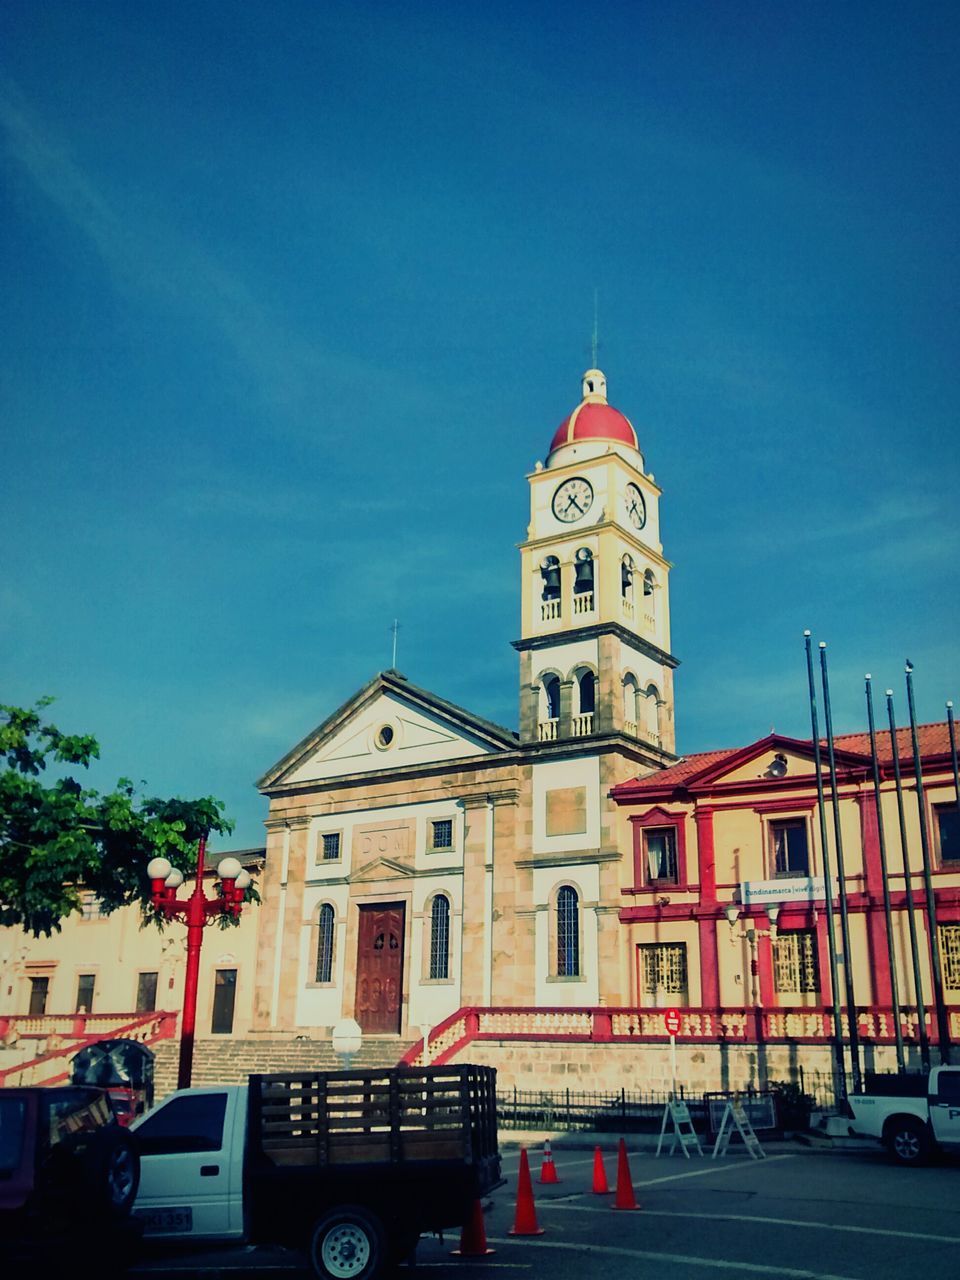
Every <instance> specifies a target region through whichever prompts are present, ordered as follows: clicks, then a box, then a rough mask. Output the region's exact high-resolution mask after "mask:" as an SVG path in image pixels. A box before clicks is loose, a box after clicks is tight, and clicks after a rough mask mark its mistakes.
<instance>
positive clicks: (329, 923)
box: [316, 902, 334, 982]
mask: <svg viewBox="0 0 960 1280" xmlns="http://www.w3.org/2000/svg"><path fill="white" fill-rule="evenodd" d="M333 930H334V919H333V907H332V906H331V905H330V903H329V902H325V903H324V904H323V906H322V907H321V908H320V918H319V921H318V927H317V978H316V980H317V982H332V981H333Z"/></svg>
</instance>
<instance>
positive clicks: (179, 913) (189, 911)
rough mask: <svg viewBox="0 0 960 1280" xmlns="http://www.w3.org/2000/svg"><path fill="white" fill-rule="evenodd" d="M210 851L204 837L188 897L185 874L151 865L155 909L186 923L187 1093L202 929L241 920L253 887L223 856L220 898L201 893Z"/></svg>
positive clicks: (182, 1083)
mask: <svg viewBox="0 0 960 1280" xmlns="http://www.w3.org/2000/svg"><path fill="white" fill-rule="evenodd" d="M206 849H207V839H206V836H203V837H202V838H201V839H200V841H199V844H198V846H197V874H196V883H195V885H194V888H193V893H191V894H190V896H189V898H178V897H177V890H178V889H179V888H180V886H181V885H182V884H183V873H182V872H181V871H178V870H177V869H176V867H174V866H172V865H171V864H170V862H169V861H168V860H167V859H166V858H153V859H151V861H150V862H149V863H148V865H147V875H148V876H149V877H150V898H151V901H152V902H153V905H154V907H155V908H156V910H157V911H159V912H160V914H161V915H162V916H164V918H165V919H167V920H182V921H183V922H184V924H185V925H186V926H187V972H186V978H185V980H184V987H183V1013H182V1015H181V1019H180V1066H179V1070H178V1072H177V1088H178V1089H189V1088H190V1082H191V1078H192V1075H193V1041H194V1036H195V1033H196V1027H197V987H198V984H199V978H200V948H201V947H202V946H203V928H204V925H207V924H210V922H211V921H212V920H215V919H216V918H217V917H218V916H233V917H234V918H236V917H238V916H239V915H240V912H241V911H242V909H243V894H244V890H245V889H246V888H247V887H248V886H249V885H250V883H251V881H250V875H249V873H248V872H246V871H244V869H243V867H241V865H240V863H239V862H238V861H237V859H236V858H224V859H223V860H222V861H221V862H220V864H219V866H218V867H217V875H218V876H219V877H220V894H219V896H218V897H216V898H208V897H207V895H206V893H205V892H204V889H203V869H204V868H203V864H204V857H205V855H206Z"/></svg>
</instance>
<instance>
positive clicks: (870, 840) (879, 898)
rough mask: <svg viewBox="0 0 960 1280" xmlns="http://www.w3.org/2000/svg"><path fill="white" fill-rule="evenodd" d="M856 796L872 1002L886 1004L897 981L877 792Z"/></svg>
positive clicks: (890, 999)
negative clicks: (892, 960)
mask: <svg viewBox="0 0 960 1280" xmlns="http://www.w3.org/2000/svg"><path fill="white" fill-rule="evenodd" d="M856 799H857V808H858V809H859V810H860V844H861V848H862V849H863V874H864V880H865V883H866V890H867V948H868V951H869V954H870V973H871V975H872V983H873V999H872V1003H873V1004H879V1005H883V1006H885V1007H886V1006H888V1005H890V1004H892V1003H893V984H892V982H891V980H890V952H889V949H888V947H887V921H886V916H885V915H884V912H883V909H882V907H881V906H880V904H881V903H882V902H883V864H882V863H881V861H880V828H879V825H878V823H877V803H876V796H874V795H870V794H869V793H867V792H864V791H861V792H860V793H859V794H858V795H857V798H856ZM848 963H849V961H848Z"/></svg>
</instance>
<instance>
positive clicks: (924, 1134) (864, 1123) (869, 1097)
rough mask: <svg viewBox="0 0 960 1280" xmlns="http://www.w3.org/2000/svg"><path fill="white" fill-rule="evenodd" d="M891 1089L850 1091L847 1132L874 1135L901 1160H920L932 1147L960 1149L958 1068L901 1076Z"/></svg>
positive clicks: (863, 1136) (862, 1135)
mask: <svg viewBox="0 0 960 1280" xmlns="http://www.w3.org/2000/svg"><path fill="white" fill-rule="evenodd" d="M892 1087H893V1088H894V1089H895V1090H901V1089H902V1092H899V1091H898V1092H895V1093H893V1094H891V1095H890V1096H888V1095H887V1094H886V1092H885V1091H884V1092H883V1093H870V1094H865V1093H860V1094H851V1095H850V1096H849V1097H848V1098H847V1105H848V1107H849V1111H848V1115H849V1117H850V1119H851V1124H850V1133H851V1135H852V1136H853V1137H856V1138H876V1139H877V1141H878V1142H882V1143H883V1144H884V1146H886V1147H887V1148H888V1150H889V1151H890V1154H891V1155H892V1156H893V1158H894V1159H895V1160H897V1161H899V1163H900V1164H922V1163H923V1161H924V1160H926V1159H927V1158H928V1157H929V1156H930V1154H931V1153H932V1152H933V1151H936V1150H938V1149H939V1150H942V1151H960V1067H934V1068H933V1070H932V1071H931V1072H930V1075H929V1076H920V1075H914V1076H905V1077H904V1076H902V1077H900V1078H899V1081H898V1080H894V1081H893V1082H892Z"/></svg>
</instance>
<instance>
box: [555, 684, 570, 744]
mask: <svg viewBox="0 0 960 1280" xmlns="http://www.w3.org/2000/svg"><path fill="white" fill-rule="evenodd" d="M573 685H574V682H573V681H572V680H561V681H560V723H559V724H558V725H557V737H558V738H570V737H572V736H573Z"/></svg>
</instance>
